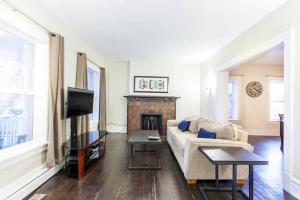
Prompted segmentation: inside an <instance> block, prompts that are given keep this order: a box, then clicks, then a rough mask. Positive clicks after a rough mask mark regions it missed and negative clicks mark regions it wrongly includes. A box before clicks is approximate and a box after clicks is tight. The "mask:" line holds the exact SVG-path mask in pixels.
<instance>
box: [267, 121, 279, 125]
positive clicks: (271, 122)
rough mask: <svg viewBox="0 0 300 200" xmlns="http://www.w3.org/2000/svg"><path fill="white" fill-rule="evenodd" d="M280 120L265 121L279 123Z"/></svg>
mask: <svg viewBox="0 0 300 200" xmlns="http://www.w3.org/2000/svg"><path fill="white" fill-rule="evenodd" d="M279 122H280V120H269V121H267V123H270V124H274V123H279Z"/></svg>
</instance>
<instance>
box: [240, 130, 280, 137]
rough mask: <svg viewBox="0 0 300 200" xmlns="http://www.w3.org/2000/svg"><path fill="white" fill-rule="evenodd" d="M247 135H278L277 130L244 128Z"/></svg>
mask: <svg viewBox="0 0 300 200" xmlns="http://www.w3.org/2000/svg"><path fill="white" fill-rule="evenodd" d="M245 131H247V132H248V134H249V135H255V136H280V134H279V130H264V129H245Z"/></svg>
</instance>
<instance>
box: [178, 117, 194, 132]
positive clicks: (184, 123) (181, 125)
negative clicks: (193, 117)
mask: <svg viewBox="0 0 300 200" xmlns="http://www.w3.org/2000/svg"><path fill="white" fill-rule="evenodd" d="M190 123H191V122H190V121H186V120H182V121H181V122H180V123H179V124H178V128H179V129H180V130H181V131H182V132H186V131H188V130H189V126H190Z"/></svg>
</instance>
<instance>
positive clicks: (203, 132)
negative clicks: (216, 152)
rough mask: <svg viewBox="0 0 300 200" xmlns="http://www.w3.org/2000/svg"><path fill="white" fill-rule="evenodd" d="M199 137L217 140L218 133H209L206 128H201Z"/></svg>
mask: <svg viewBox="0 0 300 200" xmlns="http://www.w3.org/2000/svg"><path fill="white" fill-rule="evenodd" d="M197 137H198V138H209V139H216V133H215V132H209V131H207V130H205V129H204V128H200V130H199V132H198V136H197Z"/></svg>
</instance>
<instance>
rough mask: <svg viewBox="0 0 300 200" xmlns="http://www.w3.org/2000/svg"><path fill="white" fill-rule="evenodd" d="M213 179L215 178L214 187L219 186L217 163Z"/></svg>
mask: <svg viewBox="0 0 300 200" xmlns="http://www.w3.org/2000/svg"><path fill="white" fill-rule="evenodd" d="M215 179H216V187H218V186H219V165H215Z"/></svg>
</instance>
